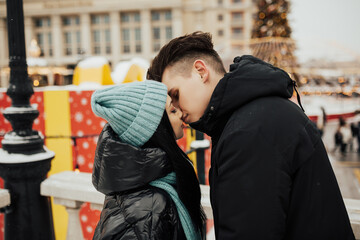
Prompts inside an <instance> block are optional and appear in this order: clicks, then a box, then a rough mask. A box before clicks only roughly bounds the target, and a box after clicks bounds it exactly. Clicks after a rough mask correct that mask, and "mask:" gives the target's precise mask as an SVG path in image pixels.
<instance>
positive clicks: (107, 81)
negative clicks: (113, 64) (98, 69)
mask: <svg viewBox="0 0 360 240" xmlns="http://www.w3.org/2000/svg"><path fill="white" fill-rule="evenodd" d="M112 84H114V82H113V80H112V78H111V71H110V66H109V65H104V67H103V78H102V83H101V85H112Z"/></svg>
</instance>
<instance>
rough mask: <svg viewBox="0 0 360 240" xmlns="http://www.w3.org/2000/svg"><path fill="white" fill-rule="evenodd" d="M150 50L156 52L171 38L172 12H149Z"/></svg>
mask: <svg viewBox="0 0 360 240" xmlns="http://www.w3.org/2000/svg"><path fill="white" fill-rule="evenodd" d="M151 16H152V17H151V20H152V21H151V27H152V44H153V46H152V50H153V52H157V51H159V50H160V47H161V46H162V45H164V44H166V43H167V42H168V41H170V40H171V39H172V38H173V29H172V21H171V20H172V12H171V11H169V10H163V11H152V12H151Z"/></svg>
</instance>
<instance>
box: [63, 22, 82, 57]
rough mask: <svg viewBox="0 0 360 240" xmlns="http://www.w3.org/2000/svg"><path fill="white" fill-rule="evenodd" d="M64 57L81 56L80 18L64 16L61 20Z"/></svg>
mask: <svg viewBox="0 0 360 240" xmlns="http://www.w3.org/2000/svg"><path fill="white" fill-rule="evenodd" d="M62 30H63V33H64V34H63V45H64V55H65V56H71V55H77V54H82V48H81V34H80V18H79V16H65V17H63V18H62Z"/></svg>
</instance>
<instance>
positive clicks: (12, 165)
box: [0, 0, 55, 240]
mask: <svg viewBox="0 0 360 240" xmlns="http://www.w3.org/2000/svg"><path fill="white" fill-rule="evenodd" d="M6 5H7V26H8V36H9V66H10V85H9V88H8V90H7V95H8V96H9V97H10V98H11V100H12V105H11V107H8V108H6V109H5V110H4V112H3V114H4V116H5V118H6V119H7V120H9V122H10V123H11V126H12V128H13V130H12V131H10V132H8V133H6V135H5V136H4V139H3V140H2V149H0V176H1V177H2V178H3V179H4V181H5V188H6V189H8V190H9V192H10V195H11V205H10V207H9V208H8V209H7V211H6V212H5V239H34V240H35V239H36V240H39V239H44V240H45V239H55V237H54V228H53V220H52V214H51V203H50V200H49V198H47V197H43V196H41V195H40V183H41V182H42V181H43V180H44V179H45V178H46V175H47V172H48V171H49V170H50V167H51V159H53V158H54V152H52V151H49V150H47V149H46V147H45V146H44V140H43V138H42V137H41V136H40V134H39V132H37V131H35V130H33V129H32V125H33V121H34V119H35V118H37V117H38V115H39V112H38V110H37V109H34V108H33V107H31V105H30V97H31V95H32V94H33V93H34V91H33V88H32V84H31V81H30V79H29V78H28V73H27V64H26V54H25V36H24V15H23V2H22V0H7V1H6Z"/></svg>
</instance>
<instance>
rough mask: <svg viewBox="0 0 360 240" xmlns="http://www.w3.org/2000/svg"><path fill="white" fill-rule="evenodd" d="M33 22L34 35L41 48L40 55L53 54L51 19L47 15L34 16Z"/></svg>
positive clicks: (49, 55)
mask: <svg viewBox="0 0 360 240" xmlns="http://www.w3.org/2000/svg"><path fill="white" fill-rule="evenodd" d="M34 22H35V24H34V25H35V36H36V40H37V42H38V44H39V47H40V50H41V53H40V56H42V57H51V56H52V55H53V49H52V35H51V19H50V18H49V17H44V18H35V19H34Z"/></svg>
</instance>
